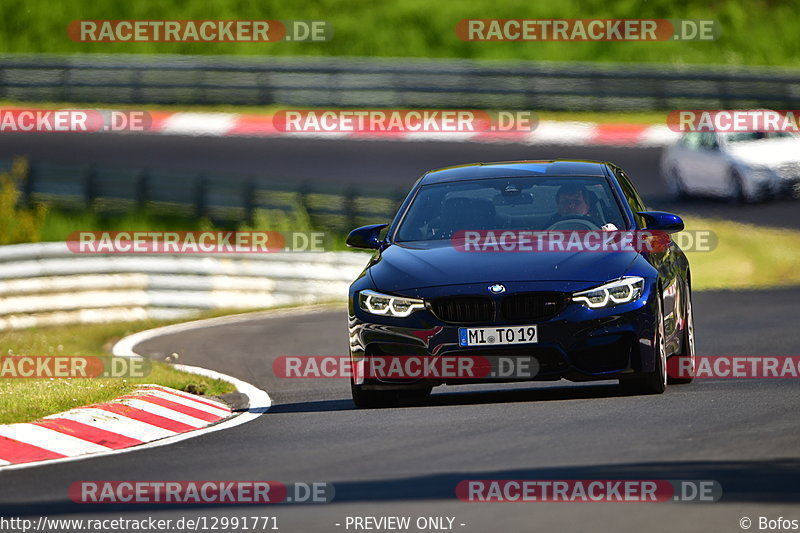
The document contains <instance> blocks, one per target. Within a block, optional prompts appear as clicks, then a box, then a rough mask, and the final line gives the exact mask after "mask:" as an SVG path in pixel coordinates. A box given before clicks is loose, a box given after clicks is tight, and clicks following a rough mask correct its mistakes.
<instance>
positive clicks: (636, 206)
mask: <svg viewBox="0 0 800 533" xmlns="http://www.w3.org/2000/svg"><path fill="white" fill-rule="evenodd" d="M616 175H617V181H619V186H620V187H621V188H622V194H624V195H625V200H626V201H627V202H628V205H630V206H631V211H633V216H634V218H635V219H636V223H637V224H638V225H639V227H644V218H643V217H641V216H640V215H637V214H636V212H637V211H647V206H645V205H644V201H642V198H641V197H640V196H639V193H638V192H636V189H635V188H634V187H633V183H631V180H630V178H629V177H628V175H627V174H625V172H624V171H623V170H622V169H617V170H616Z"/></svg>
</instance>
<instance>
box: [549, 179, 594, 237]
mask: <svg viewBox="0 0 800 533" xmlns="http://www.w3.org/2000/svg"><path fill="white" fill-rule="evenodd" d="M556 205H557V207H558V211H557V212H556V213H555V214H554V215H553V216H552V217H550V220H549V221H548V222H547V226H546V227H550V226H552V225H553V224H555V223H556V222H559V221H561V220H568V219H570V218H584V219H587V220H589V221H590V222H593V223H595V224H597V221H596V220H595V218H594V217H593V216H592V214H591V213H590V211H591V209H592V206H591V205H590V203H589V191H587V190H586V187H584V186H583V185H580V184H577V183H568V184H566V185H562V186H561V187H560V188H559V189H558V192H557V193H556ZM597 225H599V224H597Z"/></svg>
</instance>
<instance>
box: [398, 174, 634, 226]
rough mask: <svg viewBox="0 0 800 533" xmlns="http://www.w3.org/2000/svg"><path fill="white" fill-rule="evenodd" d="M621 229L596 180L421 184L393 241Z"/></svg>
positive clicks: (602, 183) (605, 189)
mask: <svg viewBox="0 0 800 533" xmlns="http://www.w3.org/2000/svg"><path fill="white" fill-rule="evenodd" d="M600 228H603V229H607V230H614V229H626V224H625V219H624V217H623V215H622V212H621V211H620V208H619V205H618V204H617V202H616V200H615V198H614V195H613V194H612V192H611V189H610V187H609V184H608V182H607V181H606V180H605V178H600V177H596V178H593V177H580V178H577V177H525V178H517V177H515V178H491V179H482V180H469V181H458V182H449V183H439V184H433V185H424V186H422V187H421V188H420V190H419V192H418V193H417V195H416V196H415V198H414V200H413V201H412V203H411V205H410V206H409V208H408V210H407V212H406V215H405V217H404V218H403V220H402V222H401V224H400V226H399V228H398V230H397V232H396V233H395V241H398V242H408V241H429V240H443V239H449V238H451V237H452V236H453V235H454V234H455V233H456V232H457V231H461V230H479V231H480V230H534V231H537V230H596V229H600Z"/></svg>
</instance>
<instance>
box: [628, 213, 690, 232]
mask: <svg viewBox="0 0 800 533" xmlns="http://www.w3.org/2000/svg"><path fill="white" fill-rule="evenodd" d="M636 214H637V215H641V216H642V217H644V220H645V223H646V225H647V227H645V228H643V229H646V230H652V231H663V232H664V233H677V232H679V231H683V227H684V226H683V219H682V218H681V217H679V216H678V215H674V214H672V213H665V212H664V211H639V212H637V213H636Z"/></svg>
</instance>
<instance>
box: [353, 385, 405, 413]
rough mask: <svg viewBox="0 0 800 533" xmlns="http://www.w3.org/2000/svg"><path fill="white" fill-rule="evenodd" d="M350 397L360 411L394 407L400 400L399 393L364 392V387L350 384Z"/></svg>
mask: <svg viewBox="0 0 800 533" xmlns="http://www.w3.org/2000/svg"><path fill="white" fill-rule="evenodd" d="M350 395H351V396H352V398H353V403H354V404H356V407H358V408H359V409H377V408H381V407H394V406H396V405H397V403H398V402H399V400H400V396H399V394H398V393H397V391H393V390H390V391H383V390H364V388H363V386H362V385H356V384H355V383H353V382H352V381H351V382H350Z"/></svg>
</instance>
